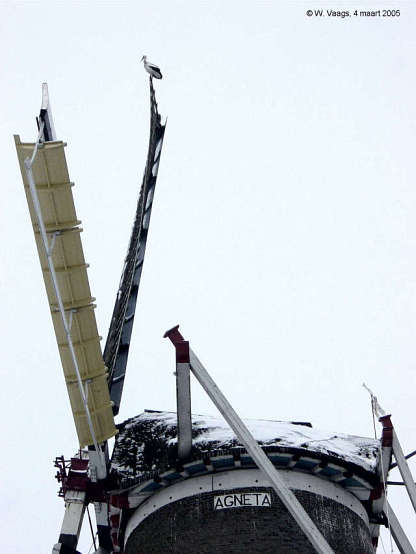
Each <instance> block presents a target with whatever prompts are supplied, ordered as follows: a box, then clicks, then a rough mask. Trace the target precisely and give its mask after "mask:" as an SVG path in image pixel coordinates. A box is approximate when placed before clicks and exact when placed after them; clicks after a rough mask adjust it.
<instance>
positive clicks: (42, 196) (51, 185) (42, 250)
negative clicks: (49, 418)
mask: <svg viewBox="0 0 416 554" xmlns="http://www.w3.org/2000/svg"><path fill="white" fill-rule="evenodd" d="M45 114H46V115H47V113H46V112H44V114H42V111H41V117H40V119H41V122H42V125H44V121H43V120H42V115H45ZM50 124H51V121H50V120H49V119H48V129H47V131H46V133H51V125H50ZM46 133H43V132H42V129H41V131H40V138H41V137H45V134H46ZM15 143H16V149H17V156H18V159H19V163H20V169H21V173H22V178H23V183H24V187H25V192H26V197H27V202H28V206H29V212H30V217H31V220H32V225H33V230H34V233H35V239H36V246H37V249H38V254H39V260H40V264H41V267H42V273H43V278H44V281H45V287H46V292H47V296H48V301H49V305H50V309H51V314H52V320H53V326H54V329H55V334H56V340H57V343H58V348H59V354H60V357H61V362H62V366H63V370H64V376H65V381H66V386H67V389H68V394H69V399H70V402H71V408H72V413H73V417H74V421H75V426H76V430H77V434H78V439H79V444H80V446H81V447H84V446H86V445H92V444H96V443H101V442H103V441H105V440H106V439H108V438H110V437H112V436H114V435H115V434H116V428H115V425H114V416H113V412H112V408H111V401H110V396H109V391H108V386H107V370H106V367H105V364H104V359H103V356H102V353H101V347H100V337H99V336H98V331H97V323H96V319H95V313H94V308H95V305H94V303H93V302H94V300H95V299H94V298H93V297H92V296H91V291H90V286H89V282H88V276H87V267H88V264H86V263H85V259H84V253H83V249H82V244H81V237H80V233H81V231H82V229H81V228H80V223H81V222H80V221H79V220H78V219H77V216H76V212H75V206H74V199H73V196H72V185H73V183H71V182H70V179H69V174H68V167H67V163H66V158H65V151H64V147H65V143H63V142H62V141H48V142H38V143H22V142H21V141H20V137H19V136H15ZM31 157H32V159H31V160H29V158H31ZM68 331H69V332H68ZM85 400H86V402H85Z"/></svg>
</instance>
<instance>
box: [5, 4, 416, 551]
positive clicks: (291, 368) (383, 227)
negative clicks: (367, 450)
mask: <svg viewBox="0 0 416 554" xmlns="http://www.w3.org/2000/svg"><path fill="white" fill-rule="evenodd" d="M327 7H328V8H333V9H341V8H342V7H343V8H344V9H349V10H350V12H351V13H352V12H353V10H354V9H355V8H358V9H365V8H367V9H370V8H373V9H379V8H383V7H385V8H386V7H388V8H400V10H401V16H400V17H398V18H394V19H393V18H373V19H371V20H370V19H363V18H361V19H360V18H354V17H350V18H345V19H340V18H332V19H331V18H328V17H327V18H322V19H320V18H315V17H307V16H306V15H305V12H306V9H310V8H312V9H317V8H327ZM415 28H416V6H415V4H414V3H413V2H405V1H401V2H397V1H392V2H388V3H385V2H382V1H380V2H375V1H373V2H365V1H364V0H361V1H359V2H358V1H357V2H354V3H352V2H335V1H334V2H319V0H317V1H316V2H315V1H313V2H312V1H310V2H295V1H281V2H278V1H274V2H256V1H251V2H241V1H239V2H236V1H228V2H220V1H215V0H212V1H210V2H202V1H193V2H191V1H188V2H179V1H164V2H161V1H159V2H158V1H152V2H146V3H144V2H117V3H113V2H93V1H89V2H74V1H72V2H70V1H66V2H53V3H49V2H5V1H4V0H3V1H2V2H0V29H1V31H0V52H1V68H2V71H1V79H2V82H1V88H0V90H1V96H2V98H1V100H2V106H3V110H2V115H1V133H0V141H1V144H0V146H1V152H2V164H1V170H0V171H1V173H2V186H3V189H2V190H3V202H2V207H1V219H0V235H1V236H0V248H1V256H2V260H3V264H2V271H1V277H0V278H1V281H0V285H1V293H2V294H1V302H2V309H1V310H0V318H1V322H0V325H1V331H2V337H3V361H2V364H1V369H0V371H1V375H2V386H1V409H2V418H1V422H2V437H3V444H4V446H5V448H4V450H3V455H2V456H1V461H0V471H1V475H2V476H3V479H2V481H3V485H2V494H1V495H0V515H1V519H2V524H3V528H4V529H5V530H6V532H5V533H3V534H2V546H1V550H2V552H5V553H13V554H14V553H19V554H20V553H22V554H23V553H25V554H26V553H28V552H33V553H40V552H42V553H43V552H49V551H50V550H51V547H52V545H53V543H54V542H55V541H56V539H57V537H58V534H59V529H60V525H61V520H62V516H63V503H62V501H61V500H60V499H58V498H57V497H56V490H57V488H58V485H57V483H56V482H55V481H54V479H53V474H54V469H53V467H52V460H53V459H54V457H55V456H56V455H60V454H62V453H64V454H65V455H66V456H70V455H71V454H73V453H74V452H75V450H76V448H77V439H76V434H75V429H74V425H73V421H72V416H71V414H70V409H69V401H68V399H67V394H66V390H65V385H64V379H63V374H62V370H61V366H60V361H59V356H58V349H57V347H56V344H55V337H54V333H53V328H52V323H51V318H50V315H49V309H48V305H47V301H46V294H45V292H44V285H43V281H42V276H41V271H40V268H39V262H38V258H37V253H36V249H35V242H34V239H33V236H32V231H31V225H30V220H29V215H28V211H27V206H26V201H25V197H24V192H23V187H22V183H21V177H20V172H19V168H18V164H17V158H16V153H15V149H14V143H13V137H12V135H13V133H18V134H20V135H21V138H22V140H26V141H31V140H33V139H34V138H35V134H36V129H35V121H34V117H35V115H37V114H38V111H39V107H40V101H41V83H42V81H45V80H46V81H47V82H48V84H49V90H50V94H51V98H52V107H53V111H54V118H55V126H56V130H57V134H58V138H60V139H63V140H65V141H67V142H68V147H67V159H68V165H69V169H70V176H71V179H72V180H73V181H75V184H76V186H75V188H74V195H75V202H76V206H77V211H78V217H79V218H80V219H81V220H82V221H83V227H84V230H85V231H84V233H83V244H84V251H85V256H86V259H87V261H88V262H89V263H90V265H91V268H90V271H89V276H90V283H91V288H92V291H93V294H94V296H96V297H97V303H98V308H97V311H96V312H97V319H98V325H99V330H100V333H101V334H102V335H103V336H104V337H105V336H106V334H107V329H108V325H109V321H110V317H111V312H112V309H113V304H114V300H115V294H116V289H117V285H118V281H119V277H120V274H121V269H122V263H123V259H124V255H125V252H126V248H127V242H128V238H129V235H130V230H131V224H132V219H133V215H134V210H135V204H136V200H137V195H138V191H139V186H140V183H141V177H142V173H143V169H144V164H145V158H146V152H147V142H148V130H149V113H148V111H149V99H148V84H147V78H146V75H145V73H144V71H143V69H142V67H140V65H139V59H140V58H141V56H142V55H143V54H147V55H148V57H149V59H150V60H151V61H154V62H155V63H157V64H159V65H160V66H161V68H162V72H163V74H164V79H163V80H162V81H161V82H160V83H159V82H158V83H157V96H158V101H159V106H160V111H161V113H162V114H164V115H167V116H168V117H169V120H168V126H167V130H166V136H165V143H164V150H163V153H162V160H161V165H160V171H159V179H158V185H157V190H156V196H155V203H154V207H153V214H152V221H151V226H150V227H151V228H150V238H149V241H148V249H147V256H146V260H145V266H144V271H143V276H142V283H141V290H140V297H139V301H138V307H137V312H136V320H135V327H134V331H133V344H132V347H131V349H130V358H129V366H128V376H127V380H126V383H125V389H124V396H123V404H122V410H121V413H120V417H119V418H118V421H122V420H123V419H125V418H127V417H131V416H134V415H136V414H138V413H139V412H140V411H142V410H143V409H144V408H152V409H163V410H165V409H166V410H174V409H175V382H174V377H173V375H172V372H173V371H174V350H173V347H172V346H171V345H170V343H168V341H166V340H163V339H162V335H163V333H164V331H165V330H166V329H168V328H170V327H172V326H173V325H175V324H176V323H180V324H181V329H182V332H183V334H184V335H185V337H186V338H187V339H189V340H190V341H191V345H192V347H193V349H194V350H195V351H196V352H197V354H198V355H199V357H200V358H201V359H202V360H203V361H204V362H205V364H206V367H207V369H208V371H209V372H210V373H211V374H212V376H213V377H214V379H215V380H216V381H217V383H218V385H219V386H220V387H221V388H222V389H223V391H224V392H225V394H226V395H227V397H228V398H229V400H230V401H231V403H232V404H233V406H234V407H235V408H236V409H237V410H238V412H239V413H240V415H242V416H246V417H256V418H270V419H282V420H307V421H311V422H312V423H313V425H314V426H316V427H319V428H324V429H325V428H327V429H333V430H337V431H339V432H343V433H350V434H358V435H359V434H362V435H367V436H372V434H373V429H372V420H371V413H370V408H369V398H368V394H367V393H366V392H365V391H364V389H363V388H362V386H361V384H362V382H363V381H365V382H366V383H367V384H368V385H369V386H370V387H371V388H373V390H374V391H375V392H376V393H377V395H378V397H379V400H380V403H381V404H382V405H383V406H384V407H385V409H386V410H389V411H391V412H392V414H393V418H394V419H393V421H394V423H395V425H396V430H397V432H398V435H399V437H400V439H401V441H402V444H403V448H404V450H405V451H406V452H409V451H411V450H414V449H415V448H416V439H415V428H416V424H415V423H414V421H415V418H414V411H413V410H414V403H415V392H414V391H415V365H416V352H415V348H414V344H415V340H414V337H415V334H416V314H415V312H416V262H415V257H416V217H415V215H416V190H415V187H414V182H415V174H416V170H415V165H414V159H415V146H416V136H415V135H416V108H415V101H414V98H415V93H416V80H415V70H414V67H415V57H416V38H415V37H416V36H415V31H414V30H415ZM193 411H194V412H196V413H198V412H199V413H207V414H210V413H211V414H213V413H215V409H214V408H213V406H212V404H211V402H210V401H209V399H208V398H207V397H206V396H205V394H204V393H203V392H202V391H201V390H200V389H199V386H197V385H195V386H194V390H193ZM411 467H412V469H413V470H414V469H415V463H414V461H412V463H411ZM396 471H397V470H395V472H393V473H392V474H391V477H392V478H394V479H397V480H399V475H398V474H396ZM391 502H392V504H393V506H394V507H395V509H396V510H397V513H398V515H399V517H400V519H401V521H402V523H403V525H404V526H405V528H406V530H407V532H408V534H409V536H410V537H411V539H412V541H413V542H414V543H416V530H415V529H416V526H415V525H414V514H413V513H412V511H411V506H410V502H409V501H408V499H407V497H406V495H405V493H404V491H403V490H400V491H398V490H394V491H391ZM85 527H86V526H85ZM388 541H389V539H388V535H386V534H384V544H385V547H386V550H388V549H389V545H388ZM89 545H90V539H89V538H88V534H87V533H85V535H84V537H83V538H82V540H81V542H80V545H79V546H80V549H81V550H82V551H83V552H84V551H85V552H87V551H88V548H89ZM379 551H380V552H383V549H382V548H380V549H379ZM394 551H397V550H396V549H394Z"/></svg>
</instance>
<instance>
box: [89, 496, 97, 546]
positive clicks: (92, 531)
mask: <svg viewBox="0 0 416 554" xmlns="http://www.w3.org/2000/svg"><path fill="white" fill-rule="evenodd" d="M87 515H88V521H89V524H90V529H91V536H92V545H91V546H94V550H97V545H96V544H95V536H94V530H93V528H92V523H91V516H90V511H89V509H88V506H87ZM90 551H91V547H90Z"/></svg>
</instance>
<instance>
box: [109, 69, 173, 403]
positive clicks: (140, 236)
mask: <svg viewBox="0 0 416 554" xmlns="http://www.w3.org/2000/svg"><path fill="white" fill-rule="evenodd" d="M150 118H151V119H150V139H149V149H148V155H147V163H146V169H145V172H144V177H143V182H142V186H141V190H140V196H139V200H138V203H137V209H136V216H135V220H134V225H133V230H132V234H131V238H130V243H129V247H128V251H127V256H126V260H125V264H124V269H123V273H122V276H121V281H120V286H119V290H118V293H117V297H116V302H115V306H114V311H113V315H112V318H111V324H110V329H109V332H108V336H107V342H106V345H105V348H104V360H105V364H106V366H107V367H108V370H109V379H108V385H109V388H110V397H111V400H112V402H113V412H114V414H117V413H118V411H119V409H120V401H121V395H122V392H123V384H124V377H125V373H126V366H127V358H128V353H129V347H130V338H131V333H132V329H133V320H134V314H135V310H136V302H137V294H138V290H139V285H140V277H141V273H142V267H143V260H144V254H145V250H146V241H147V234H148V230H149V222H150V215H151V211H152V204H153V196H154V192H155V186H156V179H157V172H158V167H159V161H160V154H161V150H162V144H163V137H164V134H165V125H162V124H161V121H160V119H161V118H160V114H159V112H158V108H157V103H156V98H155V91H154V88H153V84H152V79H151V78H150Z"/></svg>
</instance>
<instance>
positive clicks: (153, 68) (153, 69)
mask: <svg viewBox="0 0 416 554" xmlns="http://www.w3.org/2000/svg"><path fill="white" fill-rule="evenodd" d="M141 61H142V62H143V63H144V68H145V70H146V71H147V72H148V73H149V75H150V76H151V77H155V79H161V78H162V73H161V71H160V69H159V67H158V66H157V65H155V64H153V63H150V62H148V61H147V57H146V56H143V58H142V59H141Z"/></svg>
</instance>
